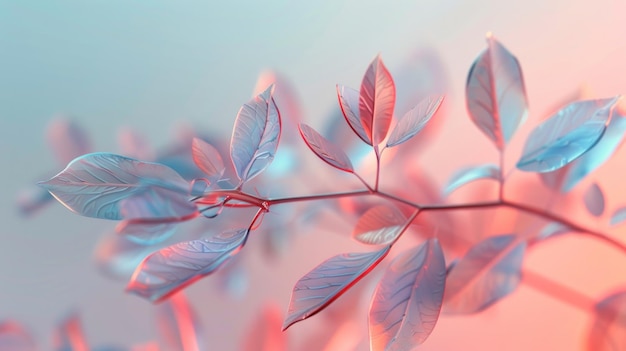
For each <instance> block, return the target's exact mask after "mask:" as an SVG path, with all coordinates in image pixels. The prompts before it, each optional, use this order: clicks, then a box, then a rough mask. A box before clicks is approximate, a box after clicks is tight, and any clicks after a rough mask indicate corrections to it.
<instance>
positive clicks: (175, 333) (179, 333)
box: [156, 292, 208, 351]
mask: <svg viewBox="0 0 626 351" xmlns="http://www.w3.org/2000/svg"><path fill="white" fill-rule="evenodd" d="M156 323H157V327H158V329H159V335H160V336H161V338H162V339H163V341H164V344H165V345H167V349H168V350H180V351H203V350H206V349H207V346H208V345H207V344H206V340H205V339H206V336H205V335H204V333H203V330H202V324H200V320H199V319H198V315H197V314H196V311H195V310H194V308H193V306H192V305H191V303H190V302H189V299H187V297H186V296H185V294H184V293H182V292H179V293H178V294H174V295H172V297H171V298H170V299H169V300H167V301H166V302H165V303H163V304H162V305H160V306H159V307H158V308H157V309H156Z"/></svg>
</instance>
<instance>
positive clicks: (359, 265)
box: [283, 246, 390, 330]
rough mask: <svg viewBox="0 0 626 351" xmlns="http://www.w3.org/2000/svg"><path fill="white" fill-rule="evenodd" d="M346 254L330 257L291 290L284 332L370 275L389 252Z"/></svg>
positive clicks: (384, 250)
mask: <svg viewBox="0 0 626 351" xmlns="http://www.w3.org/2000/svg"><path fill="white" fill-rule="evenodd" d="M389 249H390V247H389V246H387V247H385V248H384V249H382V250H380V251H375V252H367V253H348V254H341V255H337V256H334V257H331V258H329V259H328V260H326V261H324V262H322V263H321V264H320V265H319V266H317V267H315V268H314V269H313V270H312V271H310V272H309V273H307V274H306V275H305V276H304V277H302V278H300V280H298V282H297V283H296V285H295V286H294V288H293V292H292V294H291V300H290V303H289V311H288V312H287V318H286V319H285V322H284V323H283V330H285V329H287V328H289V327H290V326H291V325H292V324H294V323H296V322H299V321H302V320H304V319H306V318H309V317H311V316H313V315H314V314H316V313H318V312H319V311H321V310H323V309H324V308H326V306H328V305H329V304H331V303H332V302H333V301H334V300H335V299H337V298H338V297H339V296H341V295H342V294H343V293H344V292H345V291H346V290H348V289H349V288H350V287H351V286H352V285H354V284H356V282H358V281H359V280H360V279H361V278H363V277H364V276H365V275H367V273H369V272H370V271H371V270H372V269H374V267H376V265H377V264H378V263H379V262H380V261H381V260H382V259H383V258H384V257H385V256H386V255H387V253H389Z"/></svg>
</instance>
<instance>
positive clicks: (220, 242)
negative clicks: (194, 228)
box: [127, 229, 248, 302]
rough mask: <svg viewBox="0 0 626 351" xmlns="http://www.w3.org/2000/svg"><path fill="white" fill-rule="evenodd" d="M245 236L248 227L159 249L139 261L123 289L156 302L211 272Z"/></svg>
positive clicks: (239, 246)
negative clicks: (125, 288)
mask: <svg viewBox="0 0 626 351" xmlns="http://www.w3.org/2000/svg"><path fill="white" fill-rule="evenodd" d="M247 237H248V230H247V229H240V230H237V231H229V232H224V233H221V234H218V235H216V236H214V237H212V238H210V239H202V240H192V241H187V242H182V243H178V244H175V245H172V246H168V247H166V248H164V249H161V250H159V251H157V252H155V253H153V254H151V255H149V256H148V257H146V258H145V259H144V260H143V261H142V262H141V264H140V265H139V266H138V267H137V269H136V270H135V273H134V274H133V276H132V277H131V279H130V282H129V284H128V287H127V290H128V291H130V292H132V293H135V294H137V295H139V296H141V297H144V298H147V299H150V300H151V301H153V302H159V301H161V300H163V299H165V298H167V297H168V296H169V295H171V294H173V293H175V292H176V291H178V290H180V289H182V288H184V287H186V286H187V285H189V284H191V283H193V282H195V281H196V280H198V279H200V278H202V277H204V276H206V275H209V274H211V273H213V272H214V271H215V270H216V269H217V268H218V267H219V266H221V265H222V264H223V263H224V262H225V261H226V260H227V259H228V258H230V257H231V256H232V255H234V254H235V253H236V252H237V251H238V249H239V248H241V246H243V244H244V243H245V241H246V239H247Z"/></svg>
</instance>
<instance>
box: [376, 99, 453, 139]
mask: <svg viewBox="0 0 626 351" xmlns="http://www.w3.org/2000/svg"><path fill="white" fill-rule="evenodd" d="M442 101H443V95H438V96H429V97H427V98H426V99H424V100H422V101H421V102H420V103H419V104H417V105H416V106H415V107H414V108H413V109H411V110H410V111H409V112H407V113H406V114H405V115H404V116H403V117H402V119H401V120H400V121H399V122H398V124H396V126H395V128H394V129H393V131H392V132H391V135H390V136H389V139H388V140H387V147H391V146H395V145H398V144H402V143H403V142H405V141H407V140H409V139H411V138H412V137H413V136H415V134H417V133H419V132H420V131H421V130H422V128H424V127H425V126H426V124H427V123H428V121H430V118H431V117H432V116H433V115H434V114H435V112H437V110H438V109H439V106H441V102H442Z"/></svg>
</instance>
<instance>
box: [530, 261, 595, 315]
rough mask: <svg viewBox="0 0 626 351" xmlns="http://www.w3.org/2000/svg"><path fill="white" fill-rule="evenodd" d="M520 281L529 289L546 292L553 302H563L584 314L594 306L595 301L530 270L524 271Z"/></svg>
mask: <svg viewBox="0 0 626 351" xmlns="http://www.w3.org/2000/svg"><path fill="white" fill-rule="evenodd" d="M522 279H523V282H524V283H525V284H526V285H528V286H529V287H531V288H533V289H535V290H538V291H539V292H544V293H545V292H548V295H549V296H551V297H553V298H554V299H555V300H558V301H561V302H564V303H566V304H568V305H570V306H572V307H575V308H578V309H580V310H582V311H584V312H589V311H592V310H593V308H594V306H595V301H594V300H593V299H592V298H590V297H588V296H586V295H583V294H581V293H579V292H578V291H576V290H574V289H572V288H569V287H567V286H565V285H562V284H559V283H557V282H555V281H553V280H550V279H548V278H546V277H544V276H542V275H540V274H538V273H535V272H533V271H531V270H528V269H525V270H524V273H523V274H522Z"/></svg>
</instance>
